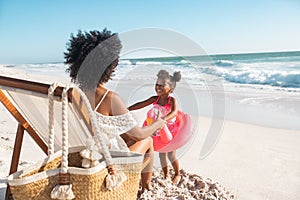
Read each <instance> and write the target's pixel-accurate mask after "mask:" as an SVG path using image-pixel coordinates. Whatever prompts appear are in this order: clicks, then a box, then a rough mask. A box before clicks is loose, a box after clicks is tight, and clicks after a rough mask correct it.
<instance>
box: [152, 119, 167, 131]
mask: <svg viewBox="0 0 300 200" xmlns="http://www.w3.org/2000/svg"><path fill="white" fill-rule="evenodd" d="M154 123H156V124H157V130H159V129H161V128H162V127H163V126H164V125H165V124H166V123H167V121H166V120H164V119H162V118H160V117H158V118H157V119H156V121H155V122H154Z"/></svg>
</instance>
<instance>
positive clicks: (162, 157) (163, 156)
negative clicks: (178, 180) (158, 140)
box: [159, 153, 169, 178]
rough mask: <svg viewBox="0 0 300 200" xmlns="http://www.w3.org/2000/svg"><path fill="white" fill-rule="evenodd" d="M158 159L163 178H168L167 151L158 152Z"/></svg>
mask: <svg viewBox="0 0 300 200" xmlns="http://www.w3.org/2000/svg"><path fill="white" fill-rule="evenodd" d="M159 160H160V166H161V168H162V170H163V172H164V175H165V178H169V168H168V160H167V153H159Z"/></svg>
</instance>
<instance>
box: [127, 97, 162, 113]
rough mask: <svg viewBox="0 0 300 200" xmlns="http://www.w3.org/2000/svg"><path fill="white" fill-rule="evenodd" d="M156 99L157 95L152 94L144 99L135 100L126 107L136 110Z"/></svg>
mask: <svg viewBox="0 0 300 200" xmlns="http://www.w3.org/2000/svg"><path fill="white" fill-rule="evenodd" d="M156 99H157V96H152V97H150V98H148V99H146V100H144V101H140V102H137V103H135V104H133V105H131V106H129V107H128V110H137V109H141V108H144V107H146V106H148V105H150V104H152V103H153V102H154V101H155V100H156Z"/></svg>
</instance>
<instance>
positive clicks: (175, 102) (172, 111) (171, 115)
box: [163, 97, 178, 121]
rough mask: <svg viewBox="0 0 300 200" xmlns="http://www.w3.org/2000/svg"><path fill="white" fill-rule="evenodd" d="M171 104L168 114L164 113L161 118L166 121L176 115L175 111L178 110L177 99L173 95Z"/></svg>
mask: <svg viewBox="0 0 300 200" xmlns="http://www.w3.org/2000/svg"><path fill="white" fill-rule="evenodd" d="M171 105H172V110H171V112H170V113H169V114H168V115H166V116H165V117H163V119H164V120H166V121H168V120H170V119H173V118H174V117H176V115H177V112H178V106H177V101H176V99H175V98H174V97H171Z"/></svg>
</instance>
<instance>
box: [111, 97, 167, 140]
mask: <svg viewBox="0 0 300 200" xmlns="http://www.w3.org/2000/svg"><path fill="white" fill-rule="evenodd" d="M108 97H111V101H110V102H111V109H112V111H111V115H122V114H125V113H127V112H129V111H128V109H127V108H126V107H125V105H124V103H123V101H122V100H121V98H120V97H119V96H118V95H117V94H115V93H114V94H113V95H112V96H110V95H109V94H108ZM151 98H152V97H150V98H149V99H151ZM149 99H147V100H146V102H147V101H151V100H149ZM154 99H155V98H154ZM149 104H150V103H149ZM149 104H148V105H149ZM165 124H166V121H165V120H163V119H161V118H158V119H157V120H156V121H155V122H154V123H152V124H151V125H150V126H145V127H143V128H141V127H139V126H138V125H136V126H135V127H133V128H132V129H131V130H129V131H128V132H127V133H126V134H128V135H129V136H130V137H131V138H133V139H134V140H136V141H139V140H142V139H145V138H147V137H148V136H151V135H152V134H153V133H154V132H155V131H157V130H159V129H160V128H162V127H163V126H164V125H165Z"/></svg>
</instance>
